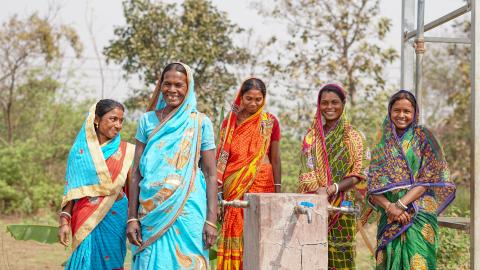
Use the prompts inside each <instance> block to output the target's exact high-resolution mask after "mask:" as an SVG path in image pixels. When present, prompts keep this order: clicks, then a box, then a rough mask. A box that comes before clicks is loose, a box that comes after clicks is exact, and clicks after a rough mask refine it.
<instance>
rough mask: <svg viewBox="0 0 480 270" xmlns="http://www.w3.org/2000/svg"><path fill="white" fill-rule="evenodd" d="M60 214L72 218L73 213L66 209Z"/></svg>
mask: <svg viewBox="0 0 480 270" xmlns="http://www.w3.org/2000/svg"><path fill="white" fill-rule="evenodd" d="M60 216H67V217H68V218H69V219H72V215H70V213H68V212H65V211H62V212H60Z"/></svg>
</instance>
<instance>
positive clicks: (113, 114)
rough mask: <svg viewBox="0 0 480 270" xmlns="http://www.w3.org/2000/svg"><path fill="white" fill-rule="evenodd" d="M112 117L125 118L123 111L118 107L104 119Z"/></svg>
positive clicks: (105, 115)
mask: <svg viewBox="0 0 480 270" xmlns="http://www.w3.org/2000/svg"><path fill="white" fill-rule="evenodd" d="M110 116H117V117H123V111H122V109H121V108H118V107H116V108H115V109H113V110H110V111H109V112H107V113H106V114H104V115H103V117H110Z"/></svg>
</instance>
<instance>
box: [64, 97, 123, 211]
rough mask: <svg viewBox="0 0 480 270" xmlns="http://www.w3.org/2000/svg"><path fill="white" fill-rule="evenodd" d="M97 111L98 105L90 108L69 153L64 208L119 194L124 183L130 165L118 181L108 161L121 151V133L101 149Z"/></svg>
mask: <svg viewBox="0 0 480 270" xmlns="http://www.w3.org/2000/svg"><path fill="white" fill-rule="evenodd" d="M95 108H96V103H95V104H94V105H92V107H90V110H89V113H88V116H87V118H86V120H85V122H84V124H83V126H82V128H81V129H80V132H79V133H78V135H77V137H76V139H75V142H74V143H73V145H72V148H71V149H70V153H69V154H68V160H67V169H66V175H65V188H64V193H63V195H64V197H63V201H62V207H63V206H65V204H66V203H67V202H68V201H70V200H74V199H79V198H83V197H97V196H106V195H111V194H115V193H117V192H118V190H119V189H121V187H122V186H123V184H124V182H123V181H124V180H125V177H126V174H127V172H128V168H129V166H125V167H126V168H125V169H124V170H122V172H121V174H120V176H121V177H120V178H119V179H123V181H115V179H112V177H111V175H110V172H109V170H108V167H107V165H106V162H105V160H107V159H108V158H109V157H110V156H112V155H113V154H115V153H116V152H117V150H118V149H119V147H120V142H121V139H120V133H119V134H117V135H116V136H115V137H114V138H112V139H111V140H109V141H108V142H107V143H105V144H104V145H102V146H100V144H99V142H98V138H97V133H96V131H95V128H94V119H95Z"/></svg>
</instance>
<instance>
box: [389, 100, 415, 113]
mask: <svg viewBox="0 0 480 270" xmlns="http://www.w3.org/2000/svg"><path fill="white" fill-rule="evenodd" d="M392 109H411V110H413V105H412V103H411V102H410V100H408V99H406V98H402V99H399V100H397V101H395V102H394V103H393V105H392Z"/></svg>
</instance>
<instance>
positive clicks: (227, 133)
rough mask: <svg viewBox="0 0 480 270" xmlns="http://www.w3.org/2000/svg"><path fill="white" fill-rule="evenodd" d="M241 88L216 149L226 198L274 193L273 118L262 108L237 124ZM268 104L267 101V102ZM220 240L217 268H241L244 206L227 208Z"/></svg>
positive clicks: (218, 167) (233, 198)
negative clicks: (271, 153) (269, 156)
mask: <svg viewBox="0 0 480 270" xmlns="http://www.w3.org/2000/svg"><path fill="white" fill-rule="evenodd" d="M240 99H241V96H240V91H239V93H238V94H237V98H236V99H235V103H234V104H233V107H232V111H231V112H230V114H229V116H228V118H226V119H225V120H224V122H223V124H222V128H221V131H220V144H219V146H218V151H217V178H218V180H219V181H220V182H221V183H222V184H223V199H224V200H227V201H232V200H236V199H242V198H243V195H244V194H245V193H247V192H248V193H268V192H274V191H275V189H274V179H273V170H272V165H271V164H270V162H269V161H268V151H269V148H270V138H271V134H272V128H273V123H274V118H273V116H272V115H271V114H268V113H266V112H264V111H263V107H264V106H263V105H262V107H261V108H260V109H259V110H258V111H257V112H256V113H255V114H254V115H252V116H250V117H249V118H248V119H246V120H245V121H244V122H242V123H241V124H239V125H237V113H238V111H239V110H238V109H239V106H240ZM264 104H265V103H264ZM224 211H225V212H224V213H225V216H224V222H223V225H222V231H221V234H220V238H219V243H218V251H217V269H223V270H231V269H242V268H243V262H242V254H243V209H241V208H233V207H225V209H224Z"/></svg>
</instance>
